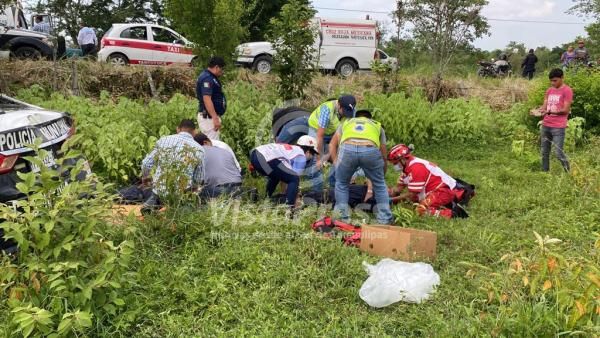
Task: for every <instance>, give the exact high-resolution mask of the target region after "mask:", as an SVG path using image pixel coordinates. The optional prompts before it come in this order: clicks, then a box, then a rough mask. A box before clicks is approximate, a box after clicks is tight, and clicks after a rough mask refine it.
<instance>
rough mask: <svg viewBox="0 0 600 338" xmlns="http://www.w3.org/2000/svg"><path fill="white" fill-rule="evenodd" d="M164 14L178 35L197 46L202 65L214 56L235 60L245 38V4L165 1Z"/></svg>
mask: <svg viewBox="0 0 600 338" xmlns="http://www.w3.org/2000/svg"><path fill="white" fill-rule="evenodd" d="M165 13H166V16H167V18H168V19H169V20H171V22H172V23H173V26H174V28H175V29H176V30H177V31H178V32H180V33H181V34H183V35H185V36H186V37H187V38H188V39H190V40H192V41H194V42H195V43H196V48H195V52H196V55H197V56H198V61H199V62H200V63H201V64H202V65H204V64H206V63H207V61H208V59H209V58H210V57H211V56H215V55H219V56H222V57H224V58H225V59H226V60H227V59H229V60H233V58H232V55H233V53H234V51H235V47H236V46H237V45H239V43H240V41H241V39H242V37H243V36H244V28H243V26H242V24H241V18H242V15H243V13H244V9H243V2H242V0H166V3H165Z"/></svg>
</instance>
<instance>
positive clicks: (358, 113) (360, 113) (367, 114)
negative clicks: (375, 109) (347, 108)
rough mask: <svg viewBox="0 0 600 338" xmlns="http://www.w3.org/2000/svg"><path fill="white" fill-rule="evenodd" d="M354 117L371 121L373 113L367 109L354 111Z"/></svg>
mask: <svg viewBox="0 0 600 338" xmlns="http://www.w3.org/2000/svg"><path fill="white" fill-rule="evenodd" d="M354 115H355V116H356V117H366V118H368V119H372V118H373V113H371V111H370V110H368V109H360V110H357V111H356V114H354Z"/></svg>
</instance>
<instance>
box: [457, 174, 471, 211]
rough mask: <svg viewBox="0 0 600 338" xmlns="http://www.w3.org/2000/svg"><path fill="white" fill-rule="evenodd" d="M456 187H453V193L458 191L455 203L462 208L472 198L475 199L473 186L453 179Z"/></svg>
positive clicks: (458, 179)
mask: <svg viewBox="0 0 600 338" xmlns="http://www.w3.org/2000/svg"><path fill="white" fill-rule="evenodd" d="M455 180H456V187H454V191H455V192H456V191H460V190H462V192H458V193H457V194H456V203H458V204H461V205H462V206H467V205H468V204H469V201H471V199H472V198H473V197H475V186H474V185H473V184H470V183H467V182H465V181H463V180H461V179H460V178H455Z"/></svg>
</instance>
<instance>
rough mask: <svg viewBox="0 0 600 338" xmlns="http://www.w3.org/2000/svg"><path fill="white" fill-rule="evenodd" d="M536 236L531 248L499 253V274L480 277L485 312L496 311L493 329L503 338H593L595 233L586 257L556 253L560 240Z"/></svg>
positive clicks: (597, 276)
mask: <svg viewBox="0 0 600 338" xmlns="http://www.w3.org/2000/svg"><path fill="white" fill-rule="evenodd" d="M535 237H536V243H537V247H536V248H534V249H533V250H532V249H531V248H526V249H524V250H522V251H519V252H514V253H509V254H506V255H504V256H503V257H502V258H501V264H502V265H503V267H502V271H500V272H499V273H498V272H494V273H490V274H489V275H488V276H484V277H482V278H483V279H482V280H481V285H480V290H482V291H483V292H484V295H483V297H484V299H485V300H486V301H487V307H488V310H490V311H498V315H497V317H496V318H495V320H496V325H497V327H499V328H501V331H502V334H503V335H507V336H510V335H514V334H515V333H516V332H520V335H522V336H554V335H555V333H556V332H562V333H565V334H566V333H575V332H577V333H578V334H580V335H582V336H585V335H587V334H591V336H593V332H594V330H596V329H597V325H598V321H597V320H598V317H597V316H598V309H600V307H599V306H600V303H599V301H598V299H599V298H598V297H600V270H599V269H598V266H599V265H598V264H599V263H600V256H599V255H598V249H599V248H600V237H598V234H596V235H595V244H594V245H593V248H587V249H589V251H590V252H589V254H585V255H581V256H578V257H573V256H570V255H564V253H563V252H560V251H561V250H559V249H558V248H556V249H555V246H556V245H557V244H558V243H560V242H561V241H560V240H559V239H555V238H549V237H548V236H546V237H545V238H542V237H541V236H540V235H538V234H537V233H535ZM472 268H473V269H472V270H470V272H469V273H468V275H470V276H475V275H476V272H475V271H477V270H478V268H477V267H472ZM484 270H485V269H484ZM586 333H587V334H586ZM596 333H597V331H596Z"/></svg>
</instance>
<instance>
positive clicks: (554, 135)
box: [542, 126, 571, 172]
mask: <svg viewBox="0 0 600 338" xmlns="http://www.w3.org/2000/svg"><path fill="white" fill-rule="evenodd" d="M553 144H554V146H555V147H556V157H558V160H559V161H560V163H561V164H562V166H563V169H565V171H566V172H569V170H570V169H571V168H570V165H569V160H568V159H567V155H565V152H564V151H563V146H564V144H565V128H551V127H546V126H542V171H549V170H550V149H551V148H552V145H553Z"/></svg>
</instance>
